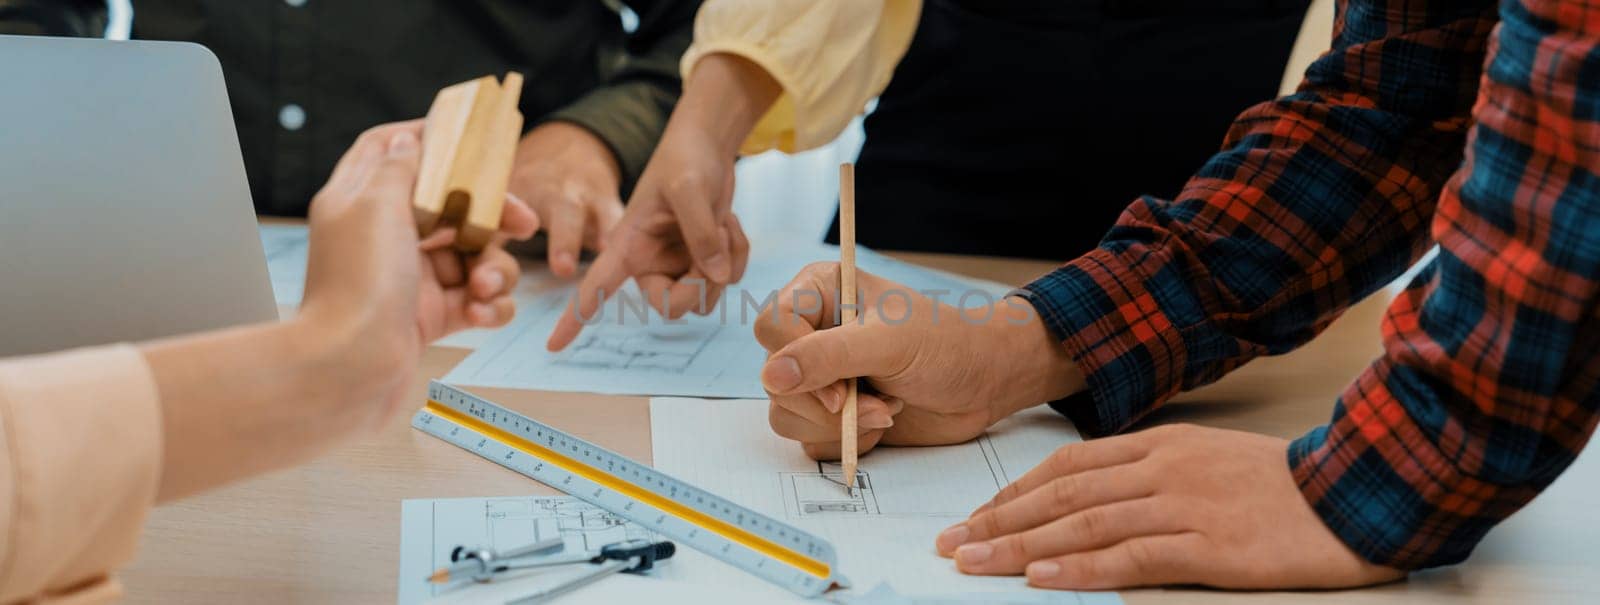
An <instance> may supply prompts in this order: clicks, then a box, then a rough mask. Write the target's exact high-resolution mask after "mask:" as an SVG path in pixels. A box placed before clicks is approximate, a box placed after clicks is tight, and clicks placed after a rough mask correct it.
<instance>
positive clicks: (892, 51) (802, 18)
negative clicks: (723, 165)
mask: <svg viewBox="0 0 1600 605" xmlns="http://www.w3.org/2000/svg"><path fill="white" fill-rule="evenodd" d="M921 11H922V0H707V1H706V2H705V4H704V5H702V6H701V8H700V14H699V15H698V16H697V17H696V18H695V24H694V43H693V44H692V45H690V46H689V50H688V52H686V53H684V55H683V64H682V70H683V79H684V81H685V82H687V81H689V76H690V75H691V74H692V73H693V71H694V66H695V63H697V62H698V61H699V60H700V58H701V57H704V56H706V55H708V54H712V53H729V54H733V55H738V56H740V57H743V58H744V59H746V60H748V61H750V62H752V63H755V64H756V65H759V66H761V68H762V69H765V70H766V71H767V73H768V74H770V75H771V76H772V78H773V79H774V80H776V81H777V82H778V84H779V85H780V86H782V87H783V94H782V95H781V96H779V98H778V100H777V102H775V103H773V105H772V108H771V109H769V110H768V111H767V113H766V115H764V116H762V118H761V120H760V122H758V123H757V124H756V127H755V129H754V130H753V131H751V133H750V136H749V137H748V138H746V139H745V142H744V146H743V147H741V148H740V150H739V152H740V153H743V154H746V155H750V154H756V153H761V152H763V151H767V150H769V149H778V150H781V151H784V152H786V153H793V152H796V151H804V150H806V149H811V148H814V147H819V146H821V145H823V144H825V143H827V142H828V141H831V140H833V138H834V137H836V136H838V135H839V133H840V132H841V131H843V130H844V128H845V126H847V125H849V123H850V120H851V119H852V118H854V117H855V116H856V115H857V114H860V113H861V112H862V111H863V110H864V109H865V108H866V104H867V101H870V100H872V98H873V97H876V96H878V94H879V93H882V92H883V89H884V87H886V86H888V85H889V78H890V76H892V75H893V74H894V68H895V65H897V64H899V62H900V59H901V57H904V56H905V54H906V49H907V48H909V47H910V46H911V36H912V35H913V34H914V33H916V28H917V18H918V16H919V14H920V13H921Z"/></svg>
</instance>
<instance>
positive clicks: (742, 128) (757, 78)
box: [667, 54, 783, 156]
mask: <svg viewBox="0 0 1600 605" xmlns="http://www.w3.org/2000/svg"><path fill="white" fill-rule="evenodd" d="M782 92H783V90H782V89H781V88H779V87H778V83H777V81H775V80H773V79H772V76H771V75H769V74H768V73H767V72H766V71H764V70H762V69H761V68H760V67H758V66H756V64H754V63H751V62H749V61H747V60H745V59H743V58H741V57H738V56H735V55H730V54H713V55H707V56H706V57H705V58H704V59H701V60H700V62H699V65H698V67H696V69H695V71H694V75H693V76H692V77H691V78H690V80H689V82H688V84H686V85H685V87H684V93H683V98H682V100H680V101H679V102H678V107H677V109H675V110H674V111H673V112H672V118H671V120H669V121H668V123H667V136H671V135H672V132H673V131H674V130H676V129H686V128H694V129H699V130H700V131H701V132H703V133H705V134H706V135H708V136H710V137H711V138H712V140H713V141H715V143H716V145H717V149H718V150H720V151H722V152H724V153H726V154H727V155H729V156H733V155H736V154H738V152H739V146H740V144H741V143H743V142H744V140H745V137H747V136H749V135H750V131H751V129H753V128H755V125H756V122H757V121H759V120H760V119H761V116H762V114H764V113H766V111H767V108H769V107H771V106H772V103H773V101H775V100H777V98H778V95H779V94H781V93H782Z"/></svg>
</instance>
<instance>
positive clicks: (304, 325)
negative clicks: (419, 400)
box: [280, 310, 405, 422]
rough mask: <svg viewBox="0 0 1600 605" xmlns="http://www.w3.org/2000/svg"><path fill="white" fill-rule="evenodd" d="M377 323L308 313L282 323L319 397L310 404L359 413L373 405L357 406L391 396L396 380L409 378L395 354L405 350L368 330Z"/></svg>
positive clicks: (308, 382) (302, 372) (307, 382)
mask: <svg viewBox="0 0 1600 605" xmlns="http://www.w3.org/2000/svg"><path fill="white" fill-rule="evenodd" d="M372 323H374V322H373V321H370V320H368V319H364V318H359V317H349V316H348V315H347V314H323V313H319V312H317V310H306V312H302V313H301V314H299V315H297V316H296V317H295V318H294V319H292V320H289V321H286V322H283V323H282V324H280V325H282V326H283V330H284V331H285V332H286V333H287V334H286V336H285V338H286V339H287V341H288V342H290V343H292V346H293V358H295V359H298V360H300V363H299V364H297V365H298V370H297V371H296V374H297V375H298V376H300V378H301V380H302V381H303V382H302V384H304V385H305V386H306V388H307V389H308V391H309V392H310V393H314V394H315V396H308V397H307V400H308V401H323V402H325V403H327V404H329V405H331V406H332V407H333V408H334V409H335V410H342V411H345V412H358V411H359V410H364V409H366V408H368V407H370V406H365V405H356V404H357V403H365V402H373V401H381V400H384V399H386V398H387V397H388V395H389V394H390V393H391V392H392V390H393V388H394V386H395V385H394V384H392V383H393V381H394V380H395V378H396V377H397V376H403V375H404V374H405V372H404V371H403V369H404V367H403V366H404V364H403V363H402V357H401V356H400V355H397V354H396V351H400V350H404V349H405V347H401V346H397V345H398V343H393V342H390V341H389V340H388V339H385V338H383V337H382V334H379V333H376V332H375V330H373V329H369V328H368V327H367V326H370V325H371V324H372ZM358 415H360V414H358ZM357 422H359V421H357Z"/></svg>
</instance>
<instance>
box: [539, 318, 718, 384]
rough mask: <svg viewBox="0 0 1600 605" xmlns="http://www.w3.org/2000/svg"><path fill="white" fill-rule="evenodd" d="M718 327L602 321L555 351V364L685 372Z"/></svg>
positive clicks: (713, 335) (608, 368)
mask: <svg viewBox="0 0 1600 605" xmlns="http://www.w3.org/2000/svg"><path fill="white" fill-rule="evenodd" d="M720 330H721V326H712V325H695V326H667V325H663V326H646V327H644V328H640V327H637V326H626V325H624V326H618V325H615V324H612V323H604V324H601V325H599V326H594V327H591V328H590V329H588V330H585V331H584V333H583V334H582V335H581V336H579V338H578V340H577V341H575V342H573V343H572V345H571V346H569V347H568V348H567V349H566V350H565V351H562V352H561V353H559V354H557V355H556V356H555V358H554V359H553V360H551V363H553V364H555V365H566V366H582V367H588V368H597V369H606V370H658V371H664V372H674V373H680V374H681V373H684V372H687V371H689V365H690V364H692V363H694V359H695V356H696V355H699V354H700V352H701V351H702V350H704V349H705V348H706V346H707V345H709V344H710V343H711V342H712V341H713V340H714V339H715V338H716V336H717V332H718V331H720Z"/></svg>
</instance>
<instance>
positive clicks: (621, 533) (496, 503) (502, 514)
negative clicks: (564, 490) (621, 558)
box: [483, 498, 655, 552]
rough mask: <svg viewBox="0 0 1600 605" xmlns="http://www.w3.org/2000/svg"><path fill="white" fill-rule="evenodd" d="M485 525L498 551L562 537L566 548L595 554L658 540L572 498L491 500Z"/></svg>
mask: <svg viewBox="0 0 1600 605" xmlns="http://www.w3.org/2000/svg"><path fill="white" fill-rule="evenodd" d="M483 519H484V523H486V524H487V528H486V529H487V534H488V536H489V540H490V541H491V542H492V544H490V546H492V547H493V548H496V549H504V550H509V549H512V548H517V547H520V546H526V545H528V544H531V543H533V542H538V541H540V540H544V539H548V538H552V537H555V536H561V537H562V538H564V539H566V541H567V547H568V548H569V549H572V548H574V547H580V548H581V549H582V552H596V551H599V550H600V547H602V546H605V545H607V544H613V543H616V542H622V541H625V540H635V539H640V540H643V539H655V538H654V536H655V534H653V533H651V532H650V531H648V530H645V529H643V528H640V527H638V526H637V525H634V524H632V523H630V522H628V520H626V519H623V518H622V517H618V516H616V515H613V514H611V513H609V512H606V511H605V510H602V509H600V508H597V507H595V506H592V505H590V504H588V503H586V502H583V501H581V500H575V499H569V498H537V499H535V498H490V499H487V500H485V501H484V512H483Z"/></svg>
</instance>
